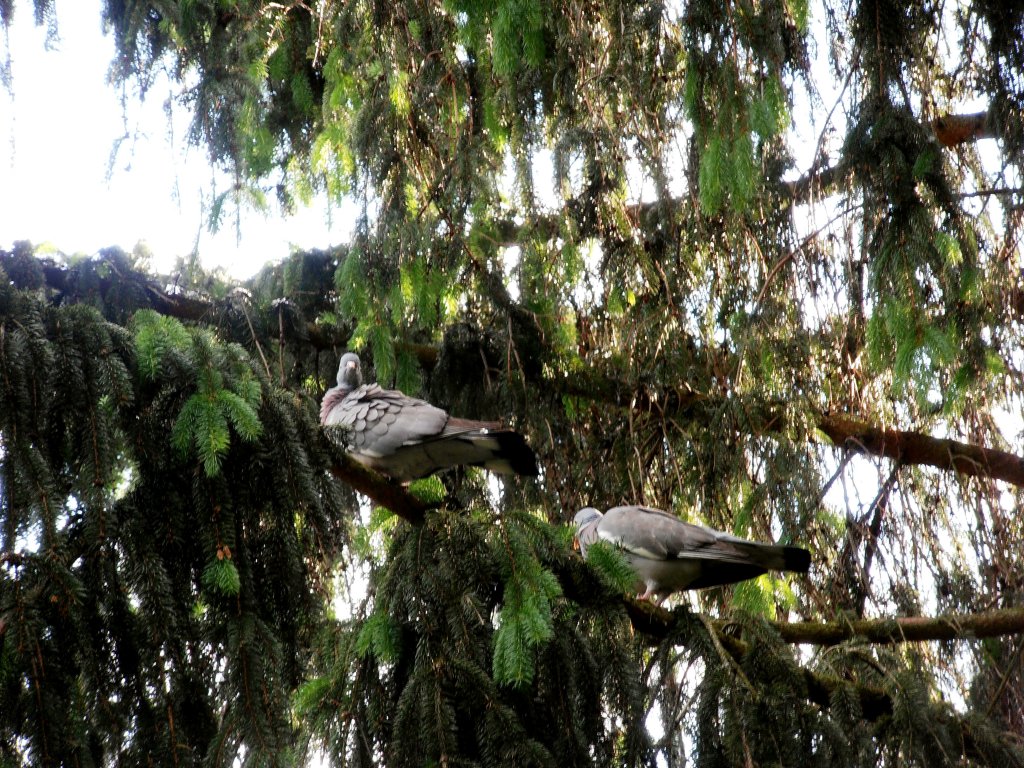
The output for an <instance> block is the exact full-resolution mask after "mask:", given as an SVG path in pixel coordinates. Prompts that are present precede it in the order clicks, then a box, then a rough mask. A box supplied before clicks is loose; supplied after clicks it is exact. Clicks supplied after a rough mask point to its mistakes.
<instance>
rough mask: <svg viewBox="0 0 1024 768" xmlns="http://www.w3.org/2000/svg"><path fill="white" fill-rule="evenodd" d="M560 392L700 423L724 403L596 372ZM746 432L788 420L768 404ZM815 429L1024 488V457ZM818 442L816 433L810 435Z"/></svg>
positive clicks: (554, 382) (844, 441)
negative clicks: (613, 377)
mask: <svg viewBox="0 0 1024 768" xmlns="http://www.w3.org/2000/svg"><path fill="white" fill-rule="evenodd" d="M548 384H549V385H550V386H553V387H555V388H556V389H557V390H558V391H559V392H561V393H563V394H566V395H572V396H579V397H585V398H588V399H592V400H598V401H601V402H607V403H612V404H614V405H617V406H620V407H623V408H630V409H632V410H633V411H634V412H636V413H654V414H658V415H663V416H671V417H673V418H688V419H691V420H693V421H695V422H698V423H699V422H700V421H701V420H702V419H703V418H704V417H706V416H708V414H712V413H716V412H718V410H720V408H721V407H722V406H723V405H724V403H723V402H722V400H721V398H719V397H715V396H709V395H704V394H701V393H699V392H694V391H693V390H691V389H689V388H686V387H683V388H658V387H653V386H651V385H647V384H639V383H638V384H628V383H626V382H621V381H615V380H613V379H609V378H602V377H599V376H597V375H594V374H589V373H582V374H574V376H573V377H572V378H551V379H550V380H549V381H548ZM748 417H749V418H748V421H747V423H746V428H747V429H749V430H750V432H751V433H753V434H758V435H771V434H780V433H782V432H784V431H785V430H786V428H787V426H788V425H789V419H788V418H787V416H786V413H785V411H784V409H783V408H782V406H772V405H768V406H766V407H764V408H760V409H750V410H749V411H748ZM812 418H813V420H814V423H815V426H816V427H817V428H818V430H820V431H821V433H822V434H823V435H825V436H827V437H828V438H829V440H830V441H831V444H832V445H833V446H835V447H838V448H843V449H846V450H852V451H856V452H859V453H864V454H868V455H871V456H884V457H886V458H889V459H893V460H894V461H899V462H901V463H902V464H916V465H924V466H931V467H935V468H937V469H942V470H946V471H952V472H956V473H958V474H961V475H967V476H970V477H986V478H991V479H993V480H1002V481H1004V482H1007V483H1010V484H1012V485H1018V486H1024V457H1021V456H1018V455H1017V454H1014V453H1010V452H1008V451H1002V450H998V449H996V448H987V447H985V446H981V445H974V444H972V443H965V442H961V441H959V440H951V439H948V438H939V437H932V436H931V435H926V434H923V433H921V432H915V431H912V430H899V429H887V428H885V427H879V426H875V425H872V424H868V423H867V422H864V421H861V420H859V419H854V418H851V417H849V416H842V415H837V414H828V413H819V414H814V415H812ZM809 439H811V440H814V439H815V438H814V435H811V436H809Z"/></svg>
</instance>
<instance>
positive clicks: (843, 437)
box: [817, 414, 1024, 486]
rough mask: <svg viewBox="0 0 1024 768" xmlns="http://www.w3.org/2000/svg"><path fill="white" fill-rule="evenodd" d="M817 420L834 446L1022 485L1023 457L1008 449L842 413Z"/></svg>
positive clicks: (902, 461) (904, 462) (905, 462)
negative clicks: (876, 423) (873, 422)
mask: <svg viewBox="0 0 1024 768" xmlns="http://www.w3.org/2000/svg"><path fill="white" fill-rule="evenodd" d="M817 422H818V424H817V425H818V429H820V430H821V431H822V432H824V433H825V434H826V435H828V436H829V438H830V439H831V440H832V442H833V444H835V445H837V446H842V447H844V448H849V449H851V450H855V451H859V452H862V453H867V454H870V455H872V456H885V457H886V458H890V459H894V460H896V461H899V462H901V463H903V464H919V465H926V466H931V467H936V468H938V469H944V470H951V471H953V472H957V473H959V474H962V475H969V476H971V477H989V478H992V479H993V480H1003V481H1005V482H1007V483H1011V484H1013V485H1020V486H1024V457H1021V456H1018V455H1016V454H1013V453H1009V452H1008V451H1000V450H997V449H995V448H986V447H984V446H981V445H972V444H971V443H963V442H960V441H959V440H950V439H948V438H940V437H932V436H931V435H925V434H922V433H920V432H912V431H904V430H898V429H885V428H883V427H876V426H872V425H870V424H867V423H865V422H863V421H860V420H857V419H851V418H849V417H846V416H836V415H829V414H822V415H820V416H818V417H817Z"/></svg>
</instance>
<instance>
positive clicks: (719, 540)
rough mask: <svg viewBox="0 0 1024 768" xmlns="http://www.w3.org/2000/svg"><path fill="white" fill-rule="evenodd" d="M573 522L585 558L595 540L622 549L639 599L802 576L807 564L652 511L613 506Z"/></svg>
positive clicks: (794, 552)
mask: <svg viewBox="0 0 1024 768" xmlns="http://www.w3.org/2000/svg"><path fill="white" fill-rule="evenodd" d="M573 522H574V524H575V525H576V541H577V542H578V543H579V547H580V551H581V552H582V554H583V557H584V558H585V557H586V556H587V548H588V547H589V546H591V545H592V544H594V543H595V542H597V541H606V542H608V543H609V544H611V545H613V546H615V547H617V548H619V549H620V550H621V552H622V554H623V555H624V557H625V559H626V561H627V562H628V563H629V565H630V567H631V568H632V569H633V571H634V572H635V573H636V577H637V580H636V586H635V588H636V591H637V592H638V593H642V594H640V599H642V600H647V599H650V598H652V597H655V598H656V599H657V600H658V601H659V602H660V601H661V600H663V599H664V598H665V597H666V596H668V595H669V594H671V593H672V592H677V591H680V590H685V589H702V588H704V587H714V586H719V585H722V584H734V583H736V582H738V581H744V580H746V579H753V578H755V577H757V576H760V575H761V574H763V573H766V572H768V571H794V572H797V573H806V572H807V571H808V569H809V568H810V566H811V554H810V552H808V551H807V550H806V549H801V548H799V547H784V546H777V545H774V544H761V543H759V542H755V541H748V540H746V539H741V538H739V537H737V536H732V535H730V534H728V533H722V532H721V531H716V530H713V529H711V528H705V527H704V526H702V525H693V524H692V523H684V522H683V521H682V520H680V519H679V518H677V517H675V516H673V515H670V514H668V513H667V512H663V511H661V510H660V509H653V508H652V507H641V506H623V507H612V508H611V509H609V510H608V511H607V512H606V513H604V514H602V513H601V512H599V511H598V510H596V509H594V508H593V507H586V508H584V509H581V510H580V511H579V512H577V513H576V517H575V518H574V519H573Z"/></svg>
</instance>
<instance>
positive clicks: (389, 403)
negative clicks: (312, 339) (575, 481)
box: [320, 352, 537, 482]
mask: <svg viewBox="0 0 1024 768" xmlns="http://www.w3.org/2000/svg"><path fill="white" fill-rule="evenodd" d="M320 423H321V424H322V425H323V426H325V427H333V428H334V429H331V430H329V433H333V435H335V436H337V437H338V438H339V440H340V441H341V442H343V443H344V446H345V449H346V450H347V451H348V452H349V454H350V455H351V456H352V458H354V459H355V460H356V461H358V462H359V463H360V464H363V465H365V466H367V467H370V468H371V469H375V470H377V471H378V472H383V473H384V474H386V475H389V476H391V477H393V478H394V479H396V480H399V481H401V482H408V481H410V480H415V479H417V478H420V477H426V476H427V475H431V474H433V473H434V472H438V471H440V470H442V469H447V468H449V467H454V466H456V465H459V464H471V465H473V466H478V467H484V468H486V469H489V470H491V471H493V472H502V473H516V474H520V475H530V476H535V475H536V474H537V459H536V457H535V456H534V454H533V451H532V450H531V449H530V446H528V445H527V444H526V440H525V439H524V438H523V436H522V435H520V434H519V433H518V432H514V431H512V430H511V429H503V428H502V427H501V425H500V424H499V423H498V422H490V421H471V420H469V419H457V418H454V417H452V416H449V415H448V414H447V413H445V412H444V411H443V410H441V409H440V408H436V407H434V406H433V405H431V404H430V403H428V402H426V401H424V400H417V399H416V398H414V397H409V396H408V395H405V394H403V393H402V392H399V391H398V390H394V389H381V387H380V386H378V385H377V384H363V374H362V370H361V367H360V364H359V357H358V356H357V355H355V354H353V353H351V352H348V353H346V354H344V355H342V356H341V363H340V364H339V366H338V386H336V387H332V388H331V389H329V390H327V392H326V393H325V394H324V399H323V402H322V403H321V405H320Z"/></svg>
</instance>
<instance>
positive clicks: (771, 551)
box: [727, 540, 811, 573]
mask: <svg viewBox="0 0 1024 768" xmlns="http://www.w3.org/2000/svg"><path fill="white" fill-rule="evenodd" d="M729 543H730V544H733V546H734V547H735V548H736V549H737V550H738V551H739V553H740V555H741V557H740V558H739V559H738V560H737V562H742V561H744V560H746V561H747V562H748V563H750V564H751V565H755V566H757V567H759V568H763V569H766V570H769V571H794V572H796V573H807V571H808V570H810V567H811V553H810V552H808V551H807V550H806V549H801V548H800V547H783V546H780V545H776V544H761V543H759V542H754V541H743V540H738V541H729ZM727 559H728V558H727Z"/></svg>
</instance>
